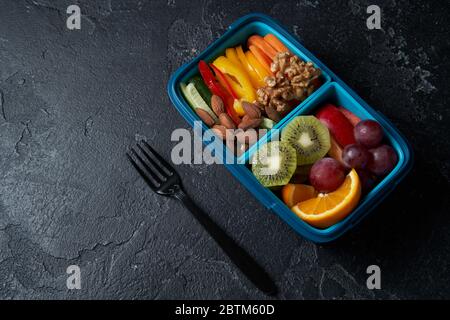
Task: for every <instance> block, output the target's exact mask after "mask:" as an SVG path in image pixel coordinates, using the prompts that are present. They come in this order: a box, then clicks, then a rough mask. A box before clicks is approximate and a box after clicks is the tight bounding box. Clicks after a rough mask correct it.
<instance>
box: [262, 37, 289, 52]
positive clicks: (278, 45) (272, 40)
mask: <svg viewBox="0 0 450 320" xmlns="http://www.w3.org/2000/svg"><path fill="white" fill-rule="evenodd" d="M264 40H265V41H266V42H267V43H268V44H270V45H271V46H272V48H274V49H275V50H277V51H278V52H286V51H289V49H288V48H287V47H286V46H285V45H284V44H283V43H282V42H281V41H280V40H279V39H278V38H277V37H275V36H274V35H273V34H271V33H269V34H268V35H266V36H265V37H264Z"/></svg>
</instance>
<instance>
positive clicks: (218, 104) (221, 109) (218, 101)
mask: <svg viewBox="0 0 450 320" xmlns="http://www.w3.org/2000/svg"><path fill="white" fill-rule="evenodd" d="M211 108H212V109H213V111H214V113H215V114H216V115H217V116H220V115H221V114H222V113H225V106H224V105H223V101H222V98H220V97H219V96H216V95H215V94H214V95H212V97H211Z"/></svg>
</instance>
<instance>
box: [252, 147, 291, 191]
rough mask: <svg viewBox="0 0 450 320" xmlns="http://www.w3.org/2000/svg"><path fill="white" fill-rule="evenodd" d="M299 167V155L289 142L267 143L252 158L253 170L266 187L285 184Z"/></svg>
mask: <svg viewBox="0 0 450 320" xmlns="http://www.w3.org/2000/svg"><path fill="white" fill-rule="evenodd" d="M296 168H297V155H296V151H295V149H294V148H293V147H291V146H290V145H289V144H288V143H285V142H281V141H273V142H269V143H266V144H265V145H263V146H262V147H261V148H259V149H258V151H257V152H256V153H255V155H254V156H253V158H252V172H253V174H254V175H255V177H256V179H258V180H259V182H261V184H262V185H263V186H265V187H277V186H284V185H285V184H288V183H289V180H291V177H292V175H293V174H294V172H295V169H296Z"/></svg>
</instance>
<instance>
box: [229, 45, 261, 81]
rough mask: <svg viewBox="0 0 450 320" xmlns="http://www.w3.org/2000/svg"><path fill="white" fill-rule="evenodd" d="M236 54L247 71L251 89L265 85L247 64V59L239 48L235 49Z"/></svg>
mask: <svg viewBox="0 0 450 320" xmlns="http://www.w3.org/2000/svg"><path fill="white" fill-rule="evenodd" d="M236 53H237V56H238V58H239V61H240V62H241V64H242V66H243V67H244V69H245V70H246V71H247V74H248V75H249V76H250V80H251V81H252V84H253V87H255V88H261V87H264V86H265V85H266V84H265V83H264V79H261V78H260V77H259V76H258V74H257V73H256V71H255V70H253V67H252V66H251V65H250V64H249V63H248V60H247V57H246V56H245V53H244V51H243V50H242V47H241V46H239V47H236Z"/></svg>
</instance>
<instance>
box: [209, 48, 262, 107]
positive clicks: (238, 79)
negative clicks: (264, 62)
mask: <svg viewBox="0 0 450 320" xmlns="http://www.w3.org/2000/svg"><path fill="white" fill-rule="evenodd" d="M213 65H215V66H216V67H217V68H218V69H219V70H220V71H221V72H222V73H223V74H227V75H229V76H230V78H229V79H230V80H231V86H232V87H233V85H234V84H233V83H236V84H237V85H239V86H240V87H241V88H242V93H243V95H242V97H241V99H243V100H245V101H248V102H253V101H255V100H256V93H255V89H254V88H253V86H252V82H251V81H250V78H249V76H248V75H247V74H246V73H245V72H244V70H242V69H240V68H239V67H237V66H236V65H235V64H233V63H232V62H231V61H230V60H228V59H227V58H226V57H224V56H220V57H218V58H217V59H216V60H214V62H213Z"/></svg>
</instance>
